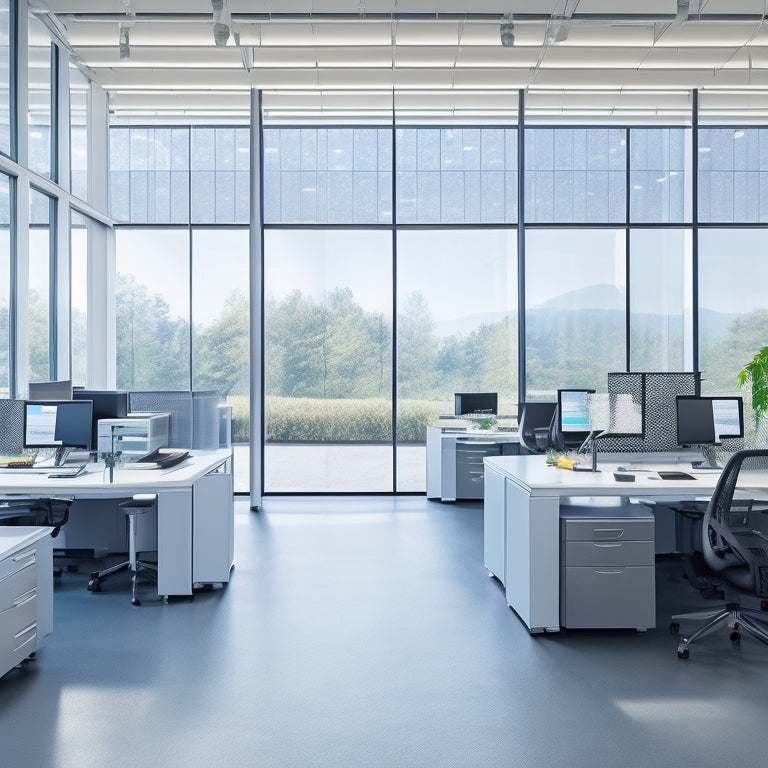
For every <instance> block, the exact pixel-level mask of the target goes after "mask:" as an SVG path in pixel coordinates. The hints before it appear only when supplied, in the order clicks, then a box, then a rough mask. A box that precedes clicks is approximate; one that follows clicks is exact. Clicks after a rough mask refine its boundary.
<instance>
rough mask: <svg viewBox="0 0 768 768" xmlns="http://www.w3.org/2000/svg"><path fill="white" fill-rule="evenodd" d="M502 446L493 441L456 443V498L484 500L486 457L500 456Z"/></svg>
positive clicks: (459, 441)
mask: <svg viewBox="0 0 768 768" xmlns="http://www.w3.org/2000/svg"><path fill="white" fill-rule="evenodd" d="M500 455H501V445H500V444H499V443H497V442H493V441H488V442H485V441H481V440H467V441H463V440H457V441H456V498H457V499H482V498H483V491H484V487H485V485H484V475H485V465H484V464H483V459H484V458H485V457H486V456H500Z"/></svg>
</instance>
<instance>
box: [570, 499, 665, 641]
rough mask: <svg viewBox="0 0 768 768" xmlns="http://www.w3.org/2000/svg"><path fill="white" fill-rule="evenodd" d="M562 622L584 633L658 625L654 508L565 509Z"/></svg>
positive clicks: (633, 506)
mask: <svg viewBox="0 0 768 768" xmlns="http://www.w3.org/2000/svg"><path fill="white" fill-rule="evenodd" d="M560 623H561V625H562V626H564V627H569V628H581V629H587V628H591V629H609V628H617V629H618V628H635V629H646V628H648V627H653V626H655V623H656V584H655V564H654V518H653V513H652V512H651V511H650V510H649V509H647V508H646V507H642V506H639V505H631V506H630V505H627V506H624V507H616V508H610V509H608V508H606V509H605V510H603V511H601V512H596V511H595V510H594V509H592V510H590V509H589V508H583V507H579V508H574V509H573V510H568V509H563V510H561V514H560Z"/></svg>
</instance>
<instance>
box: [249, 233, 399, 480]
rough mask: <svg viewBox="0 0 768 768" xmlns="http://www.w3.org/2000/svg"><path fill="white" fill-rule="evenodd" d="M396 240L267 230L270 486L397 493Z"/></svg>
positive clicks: (266, 376) (267, 462)
mask: <svg viewBox="0 0 768 768" xmlns="http://www.w3.org/2000/svg"><path fill="white" fill-rule="evenodd" d="M391 251H392V238H391V235H390V233H389V232H388V231H377V230H364V229H362V230H361V229H355V230H333V229H308V230H290V229H277V230H268V231H267V232H266V233H265V247H264V252H265V256H264V286H265V307H264V318H265V320H264V337H265V338H264V389H265V394H266V398H265V400H266V402H265V414H264V423H265V449H264V489H265V491H273V492H277V491H359V490H368V491H390V490H392V471H393V470H392V253H391Z"/></svg>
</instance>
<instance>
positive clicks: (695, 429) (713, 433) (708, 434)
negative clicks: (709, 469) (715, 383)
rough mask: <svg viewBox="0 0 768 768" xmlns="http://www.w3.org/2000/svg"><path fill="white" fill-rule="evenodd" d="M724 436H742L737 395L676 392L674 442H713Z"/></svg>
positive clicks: (679, 443)
mask: <svg viewBox="0 0 768 768" xmlns="http://www.w3.org/2000/svg"><path fill="white" fill-rule="evenodd" d="M727 437H744V403H743V401H742V399H741V398H740V397H696V396H694V395H678V396H677V444H678V445H717V444H718V443H720V442H721V441H722V439H723V438H727Z"/></svg>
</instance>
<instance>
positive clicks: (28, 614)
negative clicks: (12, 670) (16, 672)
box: [0, 590, 37, 664]
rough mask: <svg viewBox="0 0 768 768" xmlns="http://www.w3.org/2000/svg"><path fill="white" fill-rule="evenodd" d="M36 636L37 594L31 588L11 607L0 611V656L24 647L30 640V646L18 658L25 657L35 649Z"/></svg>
mask: <svg viewBox="0 0 768 768" xmlns="http://www.w3.org/2000/svg"><path fill="white" fill-rule="evenodd" d="M36 637H37V596H36V594H35V592H34V590H32V591H31V592H30V593H29V594H28V595H26V596H22V597H20V598H19V602H18V603H17V604H16V605H14V606H13V607H12V608H8V609H6V610H5V611H2V612H1V613H0V657H3V658H5V657H6V656H7V655H8V654H13V653H16V652H17V651H19V650H22V649H26V648H27V646H28V645H29V641H30V640H32V643H31V647H29V649H28V650H26V651H25V652H24V653H23V654H22V655H21V657H20V659H19V660H21V659H23V658H26V657H27V656H29V654H30V653H32V651H34V650H35V647H34V645H35V644H34V640H35V638H36ZM16 663H17V662H14V664H16Z"/></svg>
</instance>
